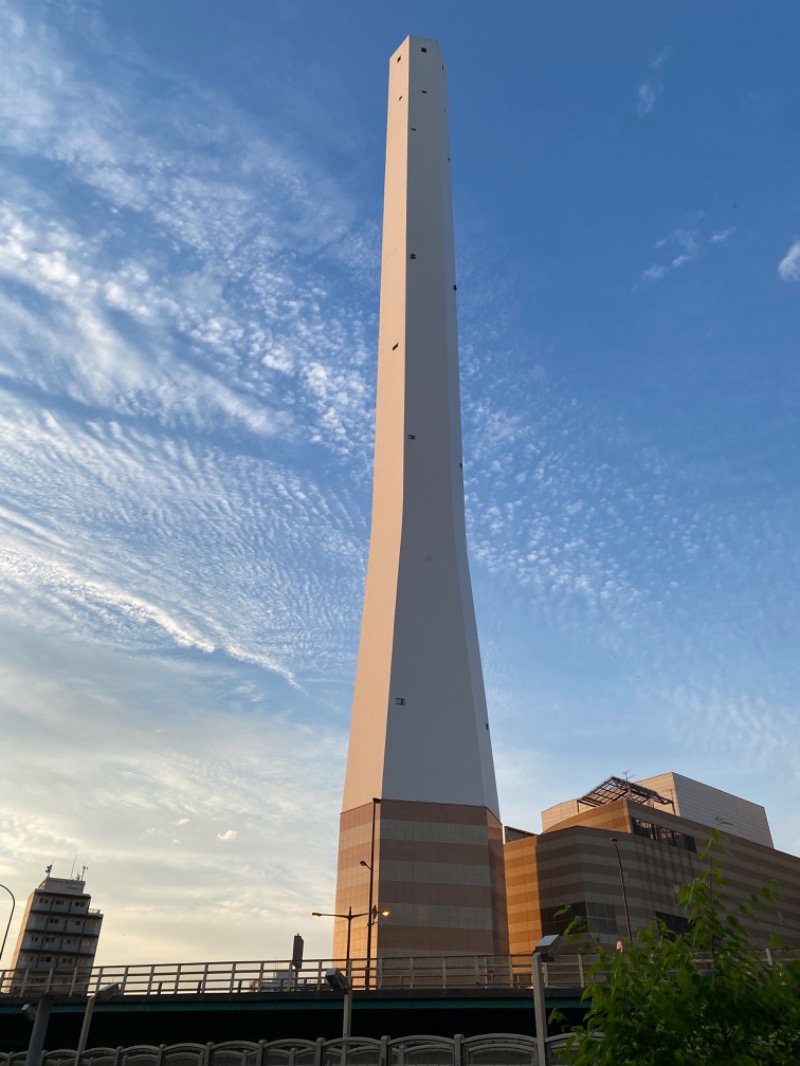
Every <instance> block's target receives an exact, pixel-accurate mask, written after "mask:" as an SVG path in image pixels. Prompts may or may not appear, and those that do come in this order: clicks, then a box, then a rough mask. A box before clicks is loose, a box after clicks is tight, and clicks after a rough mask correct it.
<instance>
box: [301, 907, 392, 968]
mask: <svg viewBox="0 0 800 1066" xmlns="http://www.w3.org/2000/svg"><path fill="white" fill-rule="evenodd" d="M390 913H391V912H390V911H387V910H383V911H380V912H379V911H378V908H377V907H373V908H372V911H371V912H370V911H360V912H359V913H358V914H353V908H352V907H348V908H347V914H324V913H322V912H321V911H312V912H311V917H312V918H342V919H343V920H344V921H345V922H347V946H346V947H345V950H344V954H345V969H346V972H347V977H348V980H349V979H350V976H351V974H350V926H351V925H352V923H353V919H354V918H368V919H369V921H368V922H367V929H368V930H369V929H371V928H372V923H373V922H375V921H377V919H378V916H379V915H380V916H381V917H383V918H388V917H389V914H390ZM367 953H368V954H367V973H368V974H369V932H367Z"/></svg>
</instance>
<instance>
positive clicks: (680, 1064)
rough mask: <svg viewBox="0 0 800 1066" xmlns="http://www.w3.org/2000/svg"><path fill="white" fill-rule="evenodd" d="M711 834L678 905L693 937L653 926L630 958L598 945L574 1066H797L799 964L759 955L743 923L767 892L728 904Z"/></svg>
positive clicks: (631, 948)
mask: <svg viewBox="0 0 800 1066" xmlns="http://www.w3.org/2000/svg"><path fill="white" fill-rule="evenodd" d="M724 852H725V845H724V842H723V838H722V836H721V834H720V833H719V832H718V831H715V832H714V833H713V835H712V838H711V840H710V841H709V845H708V847H707V848H706V849H705V851H704V853H703V857H704V859H705V860H706V862H707V867H706V870H705V872H704V873H703V874H702V875H700V876H699V877H697V878H696V879H695V880H693V881H690V882H688V883H687V884H686V885H683V886H682V887H681V889H680V890H679V894H678V899H679V902H680V903H681V904H682V906H683V907H684V908H685V910H686V913H687V916H688V918H689V921H690V931H689V932H688V933H686V934H683V935H681V936H677V937H676V936H674V935H673V934H670V933H669V931H668V930H667V929H666V927H664V926H663V925H660V924H659V923H656V922H654V923H653V924H652V925H650V926H648V927H647V928H645V929H643V930H641V931H640V932H637V934H636V936H635V937H634V939H633V941H632V942H630V943H628V942H626V943H625V945H624V951H608V950H605V949H603V948H599V961H598V962H597V963H596V964H595V965H594V966H593V967H592V969H591V971H590V973H591V976H592V981H593V982H594V983H592V984H590V985H589V986H588V987H587V990H586V992H585V994H584V998H585V999H589V1000H591V1007H590V1009H589V1011H588V1012H587V1014H586V1016H585V1018H584V1022H583V1025H582V1026H579V1027H578V1028H577V1029H576V1032H575V1037H574V1039H573V1040H572V1042H571V1045H570V1047H571V1052H572V1054H571V1055H570V1056H569V1058H568V1061H569V1062H570V1063H574V1064H575V1066H684V1064H686V1066H698V1064H703V1066H756V1064H757V1066H798V1064H800V963H798V962H790V961H782V960H781V958H780V955H779V954H778V956H777V957H775V958H774V959H773V964H772V965H771V966H770V965H768V963H767V959H766V953H765V952H763V951H762V952H760V953H758V952H755V951H754V950H753V949H752V948H751V946H750V944H749V939H748V935H747V931H746V924H745V923H746V920H747V919H748V918H750V917H752V916H753V914H754V913H755V912H756V911H763V910H765V909H767V908H768V907H770V905H771V903H772V902H773V900H774V899H775V895H776V893H775V889H774V888H773V887H772V886H766V887H765V888H763V889H762V890H760V891H759V892H757V893H755V894H754V895H753V897H752V898H751V899H750V900H749V902H747V903H745V904H741V905H739V906H738V907H732V906H731V904H730V900H729V898H728V895H727V893H726V891H725V879H724V877H723V874H722V869H721V859H720V855H722V854H724Z"/></svg>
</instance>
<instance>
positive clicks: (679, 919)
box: [656, 911, 692, 940]
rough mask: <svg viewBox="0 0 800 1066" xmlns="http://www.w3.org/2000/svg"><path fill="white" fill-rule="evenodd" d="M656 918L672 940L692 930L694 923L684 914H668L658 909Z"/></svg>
mask: <svg viewBox="0 0 800 1066" xmlns="http://www.w3.org/2000/svg"><path fill="white" fill-rule="evenodd" d="M656 918H657V919H658V923H659V925H660V926H661V928H662V929H663V930H664V931H665V932H666V934H667V936H668V937H669V938H670V940H675V939H676V937H679V936H685V935H686V934H687V933H689V932H691V928H692V923H691V922H690V921H689V919H688V918H687V917H685V915H683V914H667V913H666V912H664V911H656Z"/></svg>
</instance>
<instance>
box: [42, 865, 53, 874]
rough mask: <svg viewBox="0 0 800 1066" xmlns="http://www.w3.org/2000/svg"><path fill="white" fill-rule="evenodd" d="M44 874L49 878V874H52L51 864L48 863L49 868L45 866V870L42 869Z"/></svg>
mask: <svg viewBox="0 0 800 1066" xmlns="http://www.w3.org/2000/svg"><path fill="white" fill-rule="evenodd" d="M44 872H45V875H46V876H47V877H49V876H50V874H51V873H52V872H53V864H52V863H50V865H49V866H45V868H44Z"/></svg>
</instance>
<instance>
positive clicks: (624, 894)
mask: <svg viewBox="0 0 800 1066" xmlns="http://www.w3.org/2000/svg"><path fill="white" fill-rule="evenodd" d="M609 844H613V845H614V851H616V853H617V865H618V866H619V884H620V888H621V889H622V906H623V909H624V911H625V928H626V929H627V930H628V940H633V936H632V935H631V912H630V911H629V910H628V892H627V890H626V888H625V874H624V873H623V871H622V858H621V856H620V853H619V841H618V840H617V838H616V837H611V838H610V839H609Z"/></svg>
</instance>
